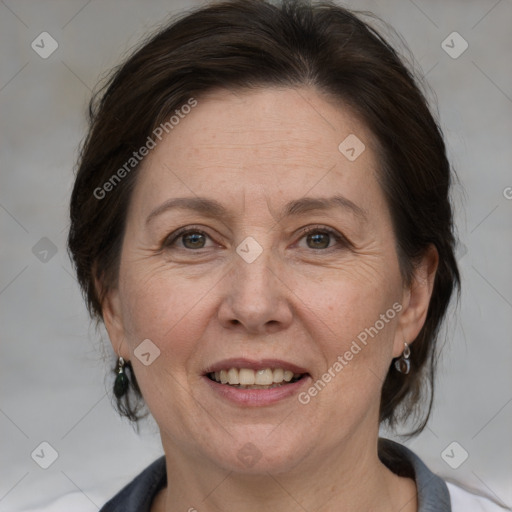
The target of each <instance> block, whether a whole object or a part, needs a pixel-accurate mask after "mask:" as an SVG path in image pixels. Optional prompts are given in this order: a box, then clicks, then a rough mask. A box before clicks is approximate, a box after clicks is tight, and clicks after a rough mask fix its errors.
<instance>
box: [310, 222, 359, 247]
mask: <svg viewBox="0 0 512 512" xmlns="http://www.w3.org/2000/svg"><path fill="white" fill-rule="evenodd" d="M302 239H305V240H306V245H307V248H308V249H314V250H321V249H334V248H335V245H338V246H339V248H346V247H347V245H349V244H348V242H347V240H346V239H345V238H344V237H343V236H342V235H340V234H339V233H338V232H336V231H334V230H331V229H328V228H324V227H322V228H318V227H313V228H307V229H305V230H303V232H302V238H301V240H302ZM333 241H334V242H335V244H333V243H332V242H333Z"/></svg>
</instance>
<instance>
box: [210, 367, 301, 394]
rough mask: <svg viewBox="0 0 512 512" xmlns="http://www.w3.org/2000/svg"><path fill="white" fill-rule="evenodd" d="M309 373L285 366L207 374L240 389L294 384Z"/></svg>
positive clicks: (215, 379)
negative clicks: (295, 370) (295, 371)
mask: <svg viewBox="0 0 512 512" xmlns="http://www.w3.org/2000/svg"><path fill="white" fill-rule="evenodd" d="M307 375H308V374H307V373H294V372H293V371H292V370H289V369H285V368H262V369H260V370H253V369H251V368H235V367H231V368H225V369H222V370H218V371H215V372H208V373H207V374H206V376H207V377H208V378H209V379H210V380H212V381H214V382H217V383H219V384H224V385H227V386H231V387H234V388H238V389H272V388H278V387H282V386H286V385H287V384H293V383H295V382H297V381H299V380H301V379H303V378H304V377H306V376H307Z"/></svg>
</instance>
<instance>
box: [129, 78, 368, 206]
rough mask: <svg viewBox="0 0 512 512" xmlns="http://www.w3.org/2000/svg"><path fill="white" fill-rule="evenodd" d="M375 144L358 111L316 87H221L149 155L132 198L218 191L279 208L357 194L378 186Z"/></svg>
mask: <svg viewBox="0 0 512 512" xmlns="http://www.w3.org/2000/svg"><path fill="white" fill-rule="evenodd" d="M340 145H341V146H340ZM373 147H374V142H373V140H372V136H371V134H370V132H369V130H368V129H367V128H366V127H365V126H364V125H363V124H362V123H361V122H360V121H359V120H358V119H357V117H356V116H354V115H353V114H352V113H351V112H350V111H349V109H347V108H344V107H343V106H342V105H341V104H339V103H338V104H336V103H334V101H332V100H331V99H330V98H329V97H327V96H322V95H320V93H318V92H317V91H316V90H315V89H309V88H301V89H291V88H280V89H277V88H266V89H254V90H242V91H228V90H217V91H213V92H210V93H208V94H207V95H204V96H201V97H198V98H197V106H196V107H195V108H194V109H192V110H191V111H190V113H188V114H187V115H184V116H183V117H182V118H181V119H180V121H179V123H178V124H177V125H176V126H174V128H173V129H172V131H170V133H169V134H168V135H166V136H164V137H163V138H162V141H161V142H158V143H157V145H156V147H155V148H154V149H153V150H152V151H151V153H150V154H149V155H148V157H146V159H145V161H144V164H143V167H142V169H141V175H140V176H139V179H138V185H137V187H136V191H135V194H134V201H135V202H139V203H140V202H149V203H151V204H154V203H155V202H161V201H166V200H168V199H169V198H171V197H173V196H174V197H178V196H184V195H188V196H206V195H208V196H212V195H213V196H217V197H218V198H220V200H221V201H222V202H225V203H227V205H228V206H231V207H233V208H235V207H236V204H237V201H236V199H237V198H240V197H241V196H243V198H244V201H243V202H244V204H245V202H246V200H247V199H248V197H251V196H255V195H259V196H260V197H263V196H264V197H265V198H266V201H267V203H269V202H270V203H271V204H272V205H273V206H274V205H275V207H276V209H278V208H279V205H280V204H281V203H284V202H288V201H289V200H290V199H296V198H298V197H303V196H305V195H312V196H321V195H325V194H327V193H328V194H329V195H332V194H333V193H335V192H336V191H342V192H343V193H344V195H347V194H348V195H352V196H353V198H354V199H356V198H357V196H358V195H359V196H364V194H361V192H364V191H365V192H366V194H367V195H368V194H369V193H370V192H371V191H372V190H373V189H374V188H375V187H376V186H377V182H376V179H375V175H374V174H375V172H376V161H375V156H374V155H375V152H374V150H373ZM347 150H349V151H348V153H347ZM354 156H355V157H356V158H354ZM362 187H363V188H364V189H365V190H364V191H363V190H361V189H362ZM358 189H359V193H358ZM375 192H377V193H378V190H377V189H375ZM309 193H311V194H309ZM360 199H364V197H360ZM365 202H368V201H363V203H365ZM139 206H142V205H139ZM267 206H270V205H268V204H267ZM361 208H363V209H364V208H365V204H361Z"/></svg>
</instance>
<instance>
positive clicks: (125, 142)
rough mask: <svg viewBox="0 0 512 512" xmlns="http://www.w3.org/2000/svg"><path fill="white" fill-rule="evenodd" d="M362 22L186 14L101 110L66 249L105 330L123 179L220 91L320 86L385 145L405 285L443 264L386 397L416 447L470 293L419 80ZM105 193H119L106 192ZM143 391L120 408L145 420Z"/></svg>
mask: <svg viewBox="0 0 512 512" xmlns="http://www.w3.org/2000/svg"><path fill="white" fill-rule="evenodd" d="M358 14H359V13H357V14H356V13H355V12H352V11H349V10H348V9H345V8H343V7H341V6H338V5H336V4H334V3H330V2H322V3H314V4H310V3H308V2H303V1H288V0H285V1H283V2H281V3H279V4H276V3H275V2H273V3H270V2H268V1H264V0H232V1H225V2H221V3H214V4H210V5H208V6H206V7H202V8H199V9H197V10H195V11H193V12H190V13H185V14H184V15H183V16H181V17H180V18H178V19H177V20H173V21H172V23H170V24H168V25H167V26H165V27H164V28H163V29H160V30H159V31H158V32H157V33H156V34H153V35H152V36H151V37H150V38H149V39H148V40H146V41H145V42H144V43H143V45H142V46H141V47H140V48H139V49H137V50H136V51H135V52H134V53H133V54H132V55H131V56H130V57H129V58H128V59H127V60H126V61H125V62H124V63H123V64H122V65H121V66H119V67H118V68H117V69H115V70H114V72H113V74H112V75H111V76H110V78H109V79H108V81H107V82H106V84H105V85H104V86H103V88H102V89H100V90H99V91H98V92H97V93H96V94H95V95H94V96H93V98H92V99H91V102H90V105H89V131H88V134H87V136H86V138H85V139H84V141H83V144H82V147H81V152H80V157H79V161H78V171H77V175H76V181H75V184H74V189H73V192H72V197H71V206H70V216H71V226H70V231H69V237H68V248H69V252H70V255H71V257H72V260H73V263H74V265H75V269H76V273H77V277H78V282H79V283H80V286H81V288H82V291H83V293H84V296H85V299H86V301H87V305H88V309H89V312H90V313H91V316H92V317H94V318H96V320H97V321H98V322H99V321H101V320H102V304H103V300H104V298H105V294H106V293H107V292H108V290H110V289H112V288H113V287H115V286H116V284H117V280H118V273H119V272H118V271H119V259H120V251H121V246H122V240H123V236H124V230H125V223H126V216H127V210H128V205H129V202H130V197H131V194H132V191H133V188H134V184H135V180H136V176H137V172H138V170H139V168H140V165H139V163H138V162H134V165H133V168H130V169H128V170H127V169H126V168H125V170H127V172H125V173H122V174H123V179H122V180H114V179H113V177H114V176H116V175H117V176H120V175H119V172H120V170H121V168H122V166H123V164H125V163H126V162H127V160H128V159H129V158H130V157H131V155H132V154H133V152H134V151H135V150H137V149H138V148H140V147H141V146H143V145H144V144H145V143H146V141H147V139H148V137H149V136H150V135H151V134H152V133H153V132H154V130H155V129H156V128H157V127H158V126H159V125H161V124H162V123H164V122H166V121H167V120H168V118H169V116H170V115H171V114H173V113H174V112H175V110H176V109H178V108H180V107H181V106H182V105H184V104H186V103H187V102H188V101H190V98H191V97H194V98H200V96H201V94H203V93H206V92H207V91H211V90H215V89H219V88H230V89H231V90H241V89H242V90H243V89H255V88H261V87H292V88H295V87H301V86H313V87H315V88H316V89H317V90H318V91H320V92H322V93H327V94H328V95H330V96H331V97H333V98H336V99H337V100H340V102H341V103H340V104H342V105H345V106H346V107H347V108H349V109H351V111H352V112H353V113H354V114H355V115H356V116H357V117H358V119H360V120H361V121H362V122H363V123H364V124H365V126H366V127H367V128H368V129H369V130H370V132H371V133H372V135H373V136H374V138H375V140H376V141H377V152H378V162H379V172H378V177H377V179H378V180H379V184H380V186H381V188H382V190H383V193H384V195H385V197H386V201H387V205H388V207H389V209H390V212H391V218H392V223H393V229H394V234H395V237H396V241H397V254H398V258H399V263H400V270H401V272H402V276H403V278H404V280H405V281H406V282H410V279H411V277H412V272H413V270H414V265H415V263H416V262H417V261H418V260H419V258H421V256H422V255H424V254H425V251H426V250H427V248H428V247H429V246H430V245H432V244H433V245H434V246H435V247H436V249H437V251H438V254H439V264H438V268H437V272H436V277H435V282H434V287H433V292H432V296H431V300H430V304H429V308H428V313H427V317H426V321H425V324H424V326H423V328H422V329H421V331H420V333H419V334H418V336H417V337H416V339H415V340H414V343H413V345H412V347H411V356H410V361H411V371H410V373H409V374H407V375H406V374H403V373H400V372H397V371H396V370H394V367H393V364H392V363H391V365H390V368H389V371H388V374H387V376H386V379H385V382H384V384H383V387H382V394H381V405H380V417H379V420H380V422H381V423H386V424H387V425H388V426H389V427H391V428H393V427H395V426H396V425H397V423H398V422H400V421H403V420H404V419H409V418H411V417H415V418H418V421H417V422H416V423H417V428H416V429H415V430H413V431H412V432H411V433H410V434H408V435H410V436H412V435H415V434H417V433H419V432H421V430H423V428H424V427H425V425H426V423H427V421H428V417H429V415H430V412H431V409H432V404H433V396H434V374H435V368H436V363H437V359H438V354H437V351H436V343H437V340H438V336H439V329H440V326H441V324H442V321H443V318H444V316H445V313H446V311H447V307H448V304H449V302H450V298H451V296H452V293H453V291H454V289H455V288H457V290H458V291H459V292H460V277H459V271H458V267H457V262H456V259H455V255H454V252H455V243H456V239H455V235H454V227H453V212H452V207H451V203H450V199H449V191H450V185H451V182H452V181H453V176H452V175H453V171H452V169H451V166H450V164H449V162H448V159H447V155H446V149H445V144H444V141H443V136H442V131H441V129H440V127H439V124H438V123H437V121H436V120H435V119H434V116H433V115H432V112H431V111H430V108H429V105H428V102H427V100H426V98H425V95H424V94H423V92H422V91H421V89H420V86H419V83H420V82H419V80H417V79H416V78H415V77H414V75H413V72H412V71H411V70H409V69H408V68H407V67H406V65H405V64H404V62H402V59H401V58H400V57H399V55H398V52H397V51H396V50H395V49H394V48H393V47H392V46H391V45H390V44H389V43H388V42H387V41H386V40H385V39H384V37H383V36H382V35H381V34H380V33H379V32H378V31H377V30H376V29H375V28H373V27H371V26H370V25H369V24H368V23H365V22H364V21H362V18H361V17H360V16H359V15H358ZM128 171H129V172H128ZM105 183H110V187H109V190H111V191H109V193H108V194H106V193H104V192H101V190H105V189H102V188H101V186H102V184H105ZM98 190H100V192H98ZM98 196H104V197H98ZM96 279H97V280H98V281H99V282H100V283H101V287H100V290H98V289H97V287H96V286H95V280H96ZM128 368H130V370H132V369H131V367H130V365H128ZM131 381H132V384H133V386H132V387H131V389H130V391H129V393H128V395H126V396H125V397H123V398H122V399H119V400H118V402H117V406H118V410H119V412H120V413H121V414H124V415H126V416H127V417H128V418H130V419H131V420H134V421H137V420H138V419H139V418H140V417H141V416H139V414H138V412H139V410H140V409H141V407H140V406H141V402H142V403H143V400H142V395H141V392H140V389H139V387H138V385H137V381H136V378H135V375H134V374H133V373H132V375H131ZM130 395H133V396H132V397H131V398H130ZM424 396H427V397H428V398H427V400H426V402H427V404H428V406H427V408H426V412H425V411H424V410H423V406H424V403H425V400H424V399H423V398H424ZM133 400H135V401H133ZM413 413H414V414H413Z"/></svg>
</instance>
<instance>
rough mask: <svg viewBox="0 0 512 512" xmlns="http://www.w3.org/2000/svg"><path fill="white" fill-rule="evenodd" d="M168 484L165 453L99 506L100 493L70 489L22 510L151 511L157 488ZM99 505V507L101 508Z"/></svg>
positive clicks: (46, 511)
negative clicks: (53, 499) (34, 506)
mask: <svg viewBox="0 0 512 512" xmlns="http://www.w3.org/2000/svg"><path fill="white" fill-rule="evenodd" d="M166 484H167V472H166V467H165V456H162V457H160V458H159V459H157V460H155V461H154V462H152V463H151V464H150V465H149V466H147V467H146V468H145V469H144V470H143V471H141V472H140V473H139V474H138V475H137V476H136V477H135V478H134V479H133V480H132V481H131V482H129V483H128V484H127V485H125V486H124V487H123V488H122V489H121V490H120V491H119V492H118V493H117V494H116V495H115V496H114V497H113V498H111V499H110V500H109V501H108V502H107V503H105V505H103V506H102V507H101V498H99V497H98V496H99V495H100V494H101V493H94V492H91V491H87V493H85V492H78V491H77V492H72V493H69V494H65V495H63V496H60V497H59V498H58V499H57V500H55V501H52V502H51V503H48V504H45V505H40V506H38V507H37V508H31V509H23V512H70V511H73V512H98V510H99V512H150V508H151V503H152V501H153V498H154V497H155V496H156V494H157V493H158V491H159V490H160V489H161V488H162V487H164V486H165V485H166ZM100 507H101V508H100Z"/></svg>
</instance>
